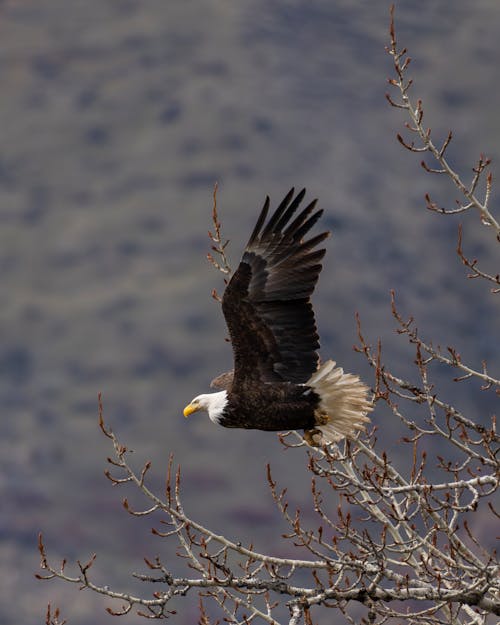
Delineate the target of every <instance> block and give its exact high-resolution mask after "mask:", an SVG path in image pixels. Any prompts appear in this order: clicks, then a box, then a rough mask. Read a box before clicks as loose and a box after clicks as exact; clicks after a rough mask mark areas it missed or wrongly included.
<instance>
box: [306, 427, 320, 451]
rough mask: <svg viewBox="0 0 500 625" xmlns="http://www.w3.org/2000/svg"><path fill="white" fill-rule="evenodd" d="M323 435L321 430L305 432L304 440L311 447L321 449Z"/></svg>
mask: <svg viewBox="0 0 500 625" xmlns="http://www.w3.org/2000/svg"><path fill="white" fill-rule="evenodd" d="M321 438H322V434H321V432H320V431H319V430H316V429H313V430H304V440H305V441H306V443H307V444H308V445H310V446H311V447H319V445H320V444H321Z"/></svg>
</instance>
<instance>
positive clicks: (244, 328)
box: [184, 189, 372, 445]
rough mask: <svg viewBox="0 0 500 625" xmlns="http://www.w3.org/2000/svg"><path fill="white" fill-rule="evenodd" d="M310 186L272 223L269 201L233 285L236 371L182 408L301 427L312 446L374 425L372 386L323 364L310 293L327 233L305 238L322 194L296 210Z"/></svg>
mask: <svg viewBox="0 0 500 625" xmlns="http://www.w3.org/2000/svg"><path fill="white" fill-rule="evenodd" d="M304 195H305V190H304V189H303V190H302V191H300V192H299V193H298V194H297V195H296V196H295V197H294V189H291V190H290V191H289V193H288V194H287V195H286V197H285V198H284V200H283V201H282V202H281V204H280V205H279V206H278V208H277V209H276V210H275V212H274V213H273V214H272V215H271V216H270V217H269V219H268V212H269V198H268V197H267V198H266V201H265V203H264V206H263V208H262V211H261V213H260V216H259V218H258V220H257V224H256V226H255V228H254V231H253V232H252V235H251V237H250V239H249V241H248V243H247V245H246V248H245V251H244V253H243V256H242V259H241V262H240V264H239V266H238V268H237V270H236V272H235V273H234V275H233V276H232V278H231V280H230V281H229V284H228V285H227V287H226V289H225V291H224V295H223V298H222V311H223V313H224V317H225V319H226V323H227V326H228V329H229V335H230V339H231V344H232V348H233V356H234V372H229V373H227V374H222V375H221V376H219V377H218V378H217V379H216V380H214V381H213V383H212V386H215V387H219V388H220V387H222V388H223V389H224V390H222V391H219V392H216V393H210V394H204V395H199V396H198V397H195V398H194V399H193V401H192V402H191V403H190V404H189V405H188V406H186V408H185V409H184V415H185V416H188V415H190V414H191V413H193V412H196V411H198V410H207V411H208V414H209V417H210V419H211V420H212V421H214V422H216V423H218V424H220V425H223V426H225V427H229V428H246V429H259V430H274V431H278V430H291V429H293V430H295V429H303V430H304V431H305V438H306V440H307V442H309V443H310V444H313V445H317V444H326V443H330V442H334V441H338V440H340V439H342V438H344V437H346V436H354V435H355V434H356V432H357V431H358V430H360V429H363V427H364V423H366V422H367V421H369V419H368V417H367V416H366V415H367V413H368V412H370V410H371V409H372V404H371V402H370V401H368V399H367V391H368V389H367V387H366V386H365V385H364V384H363V383H362V382H361V381H360V380H359V378H358V377H357V376H354V375H351V374H345V373H344V372H343V370H342V369H341V368H340V367H336V366H335V362H333V361H331V360H329V361H327V362H325V363H323V364H322V365H321V366H320V364H319V356H318V348H319V337H318V332H317V329H316V322H315V319H314V311H313V308H312V304H311V295H312V293H313V291H314V287H315V286H316V283H317V281H318V277H319V274H320V271H321V268H322V265H321V261H322V259H323V256H324V255H325V249H324V248H320V247H319V246H320V244H321V243H322V242H323V241H324V240H325V239H326V238H327V237H328V236H329V232H322V233H320V234H317V235H315V236H312V237H310V238H308V239H307V238H306V237H307V235H308V233H309V231H310V230H311V228H312V227H313V226H314V225H315V224H316V222H317V221H318V219H319V218H320V217H321V215H322V213H323V211H322V210H316V200H314V201H313V202H311V203H309V204H308V205H307V206H305V208H303V209H301V210H299V206H300V204H301V203H302V200H303V199H304Z"/></svg>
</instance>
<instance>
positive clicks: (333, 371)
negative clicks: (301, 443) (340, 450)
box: [306, 360, 373, 445]
mask: <svg viewBox="0 0 500 625" xmlns="http://www.w3.org/2000/svg"><path fill="white" fill-rule="evenodd" d="M335 365H336V363H335V362H334V361H333V360H327V361H326V362H325V363H323V364H322V365H321V367H320V368H319V369H318V370H317V371H316V373H314V374H313V375H312V376H311V378H310V380H309V381H308V382H307V386H310V387H312V388H313V389H314V391H315V392H316V393H317V394H318V395H319V397H320V404H319V406H318V408H317V410H316V415H315V416H316V426H315V429H314V430H308V431H307V432H306V440H307V441H308V442H309V443H311V444H313V445H327V444H329V443H334V442H337V441H340V440H342V439H343V438H353V437H354V436H356V434H357V433H358V431H359V430H364V429H365V424H366V423H369V421H370V419H369V418H368V417H367V414H368V413H369V412H371V411H372V410H373V404H372V402H371V401H370V400H369V399H368V391H369V389H368V387H367V386H365V384H363V382H361V380H360V379H359V377H358V376H357V375H353V374H352V373H344V370H343V369H342V368H341V367H335Z"/></svg>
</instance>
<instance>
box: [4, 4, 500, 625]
mask: <svg viewBox="0 0 500 625" xmlns="http://www.w3.org/2000/svg"><path fill="white" fill-rule="evenodd" d="M397 4H398V6H397V11H396V20H397V30H398V35H399V40H400V41H401V42H402V43H403V44H404V45H405V46H407V47H408V48H409V51H410V56H412V57H413V58H414V61H413V63H412V69H411V73H412V76H413V78H414V79H415V85H416V86H415V95H418V96H419V97H422V98H423V99H424V108H425V113H426V121H427V124H429V125H430V126H431V127H432V129H433V134H434V136H435V137H439V136H443V137H444V136H445V135H446V133H447V131H448V129H450V128H451V129H453V130H454V131H455V140H454V142H453V143H452V145H451V147H450V151H449V154H450V157H451V158H452V162H453V163H454V165H455V166H456V167H457V168H459V169H460V170H461V171H462V172H464V173H465V178H466V179H467V178H468V176H469V172H470V171H471V167H472V165H473V163H474V161H475V159H476V158H477V156H478V155H479V153H480V152H485V153H487V154H488V155H489V156H491V157H492V158H493V159H494V164H493V173H494V175H496V178H498V177H499V176H498V165H497V163H498V162H500V159H499V158H498V157H499V156H500V141H499V138H500V116H499V115H498V111H499V109H500V82H499V81H498V80H497V77H498V61H499V58H500V39H499V38H498V24H499V23H500V4H499V3H497V2H490V1H487V0H474V1H472V0H455V2H453V3H450V2H449V1H448V0H420V1H418V2H410V1H408V2H399V3H397ZM388 12H389V2H385V1H380V0H379V1H378V2H362V1H361V0H357V1H352V0H337V1H335V2H332V1H330V0H309V1H307V2H306V1H299V0H293V1H292V0H282V1H277V0H273V1H265V0H247V1H245V2H234V1H230V0H219V1H217V2H213V1H211V2H210V1H208V0H148V2H143V1H141V0H72V1H71V2H69V1H68V0H3V1H2V2H1V3H0V85H1V98H0V128H1V142H0V267H1V275H2V279H1V285H0V289H1V302H2V304H1V309H0V315H1V323H0V333H1V340H0V402H1V405H2V412H3V417H2V434H1V437H0V464H1V473H0V497H1V501H2V505H1V512H0V576H1V580H2V583H1V584H0V622H1V623H2V624H3V625H19V624H20V623H22V624H23V625H35V624H40V623H42V622H43V619H44V613H45V608H46V605H47V603H48V602H49V601H50V602H52V603H53V604H54V605H59V606H60V607H61V609H62V611H63V615H64V616H65V617H66V618H67V619H68V622H69V623H70V624H71V625H91V624H95V623H97V622H99V623H110V622H116V620H115V621H113V619H112V617H110V616H108V615H107V614H106V613H105V612H104V606H105V605H108V604H107V603H106V602H104V601H102V600H100V599H98V598H96V597H93V596H91V595H90V594H88V593H84V592H79V591H78V589H77V588H76V587H69V586H65V585H63V584H61V583H58V582H52V583H42V582H37V581H36V580H35V579H34V577H33V574H34V572H36V571H37V570H38V562H39V558H38V553H37V549H36V540H37V532H38V531H40V530H41V531H43V533H44V537H45V542H46V545H47V549H48V552H49V554H50V555H51V558H52V559H54V560H55V559H57V558H63V557H66V558H68V560H69V561H70V562H72V561H74V560H75V559H76V558H80V559H82V560H86V559H87V558H88V557H89V556H90V555H91V554H92V553H94V552H97V553H98V558H97V562H96V564H95V565H94V568H93V572H94V575H95V579H96V581H97V582H101V583H108V584H113V585H114V586H115V587H117V588H122V589H127V588H128V589H135V590H140V586H139V585H138V582H134V581H133V580H130V579H129V576H128V572H129V571H132V570H134V571H142V570H144V565H143V563H142V558H143V556H147V557H149V558H153V557H154V556H155V554H157V553H161V554H162V555H163V556H165V554H166V553H170V552H171V554H172V560H171V564H172V569H173V571H174V572H175V570H176V566H178V565H177V564H176V561H175V557H174V555H173V554H174V551H175V550H174V549H173V548H172V547H167V546H166V545H164V544H163V543H162V541H161V540H160V539H158V538H155V537H153V536H151V534H150V532H149V528H150V526H151V520H142V521H141V520H138V519H133V518H131V517H129V516H128V515H127V514H126V513H125V512H123V510H122V508H121V498H122V497H123V496H124V495H125V494H126V493H125V491H123V492H122V491H119V490H116V489H113V488H112V487H111V485H110V483H109V482H108V481H107V480H106V479H105V477H104V475H103V470H104V469H105V468H106V457H107V456H108V455H110V454H111V449H110V448H109V445H108V441H107V440H105V439H104V437H103V436H102V435H101V433H100V432H99V429H98V425H97V394H98V392H99V391H102V393H103V398H104V408H105V417H106V420H107V422H108V424H109V425H110V426H111V427H112V428H113V429H114V430H115V432H116V433H117V434H118V435H119V437H120V438H121V440H122V442H124V443H125V444H127V446H129V447H131V448H132V449H134V451H135V457H136V461H137V466H139V465H140V464H142V463H143V462H144V461H145V460H148V459H149V460H151V461H152V462H153V468H152V470H151V475H152V478H153V483H154V485H156V487H157V488H158V489H159V490H160V491H161V488H162V485H163V480H164V476H165V472H166V467H167V460H168V456H169V454H170V453H171V452H173V453H174V454H175V459H176V461H177V462H179V463H180V464H181V465H182V468H183V476H184V479H183V485H184V503H185V508H186V511H188V512H189V513H190V514H191V515H193V516H194V517H196V518H197V519H198V520H199V521H201V522H202V523H205V524H207V525H208V526H209V527H211V528H217V529H218V531H219V532H226V533H227V534H228V535H229V536H230V537H232V538H235V539H239V540H241V541H242V542H252V543H253V544H254V545H255V546H256V547H258V548H259V549H260V550H265V549H268V550H271V551H273V550H274V551H276V552H279V553H285V551H284V550H285V549H286V546H281V545H279V544H278V543H277V542H276V540H277V537H279V535H280V533H281V532H282V531H284V530H285V528H284V526H283V524H282V522H281V521H280V517H279V514H278V513H277V512H276V511H275V509H274V506H273V503H272V500H271V496H270V494H269V491H268V488H267V486H266V483H265V465H266V463H267V462H270V463H271V465H272V467H273V469H274V475H275V478H276V479H277V480H278V481H279V482H280V483H282V484H283V485H287V486H288V488H289V494H290V499H291V501H292V503H294V504H298V505H301V506H303V507H304V506H306V505H307V501H308V490H309V483H308V477H307V475H306V471H305V470H304V465H305V459H304V456H305V454H304V453H303V451H302V450H294V451H292V450H289V451H286V452H285V451H283V449H282V447H281V445H280V444H279V442H278V440H277V437H276V435H275V434H272V433H271V434H270V433H262V432H250V431H249V432H246V431H232V430H225V429H222V428H217V427H215V426H214V425H213V424H211V423H210V422H209V420H208V419H207V418H206V416H205V415H194V416H193V417H191V419H189V420H185V419H184V418H183V417H182V408H183V406H184V405H185V404H186V403H187V402H188V401H189V400H190V399H191V398H192V397H193V396H194V395H197V394H198V393H200V392H204V391H205V390H207V389H208V384H209V381H210V379H211V378H212V377H214V375H215V374H216V373H219V372H220V371H223V370H226V369H228V368H229V367H230V366H231V353H230V348H229V345H228V344H227V343H225V342H224V336H225V335H226V330H225V326H224V322H223V318H222V314H221V311H220V310H219V307H218V305H217V304H216V303H215V302H214V301H213V300H212V299H211V297H210V292H211V290H212V288H217V289H218V290H219V291H221V290H222V288H223V284H222V276H221V275H220V274H218V273H217V272H216V271H214V270H213V268H211V267H210V266H209V265H208V263H207V262H206V260H205V256H206V253H207V251H208V249H209V241H208V238H207V235H206V232H207V230H208V229H209V228H211V221H210V217H211V208H212V189H213V185H214V183H215V181H218V183H219V192H218V207H219V213H220V217H221V219H222V222H223V231H224V234H225V235H226V236H227V237H228V238H229V239H230V240H231V244H230V247H229V255H230V258H231V260H232V264H233V266H236V264H237V262H238V260H239V255H240V252H241V250H242V246H243V244H244V243H245V241H246V239H247V237H248V235H249V231H250V229H251V227H252V226H253V224H254V221H255V219H256V217H257V214H258V211H259V209H260V207H261V205H262V202H263V200H264V197H265V195H266V194H269V195H270V196H271V198H272V201H273V204H276V203H278V202H279V201H280V200H281V198H282V196H283V195H284V194H285V193H286V191H288V189H289V188H290V187H291V186H296V187H297V188H301V187H302V186H305V187H307V189H308V196H309V197H311V198H312V197H318V198H319V199H320V205H321V206H322V207H323V208H324V209H325V217H324V220H323V225H324V226H327V227H329V228H331V229H332V230H333V237H332V238H331V239H330V240H329V242H328V255H327V258H326V262H325V265H324V271H323V274H322V276H321V280H320V284H319V290H318V292H317V295H316V296H315V307H316V311H317V320H318V324H319V330H320V334H321V338H322V355H323V356H324V357H333V358H335V359H337V360H338V361H339V362H340V363H341V364H342V365H343V366H344V367H345V368H346V369H347V370H352V371H356V372H359V373H361V374H362V376H363V377H364V378H365V379H366V380H367V381H368V382H369V383H372V382H373V378H372V373H371V371H370V370H369V368H368V366H367V364H366V362H365V361H364V359H363V357H362V356H360V355H359V354H356V353H355V352H354V351H353V350H352V345H353V344H354V343H355V342H356V332H355V321H354V314H355V311H358V312H359V313H360V316H361V319H362V322H363V327H364V332H365V335H366V336H367V337H368V338H369V340H370V341H371V342H373V343H375V342H376V340H377V339H378V337H381V338H382V340H383V343H384V347H385V358H386V361H387V362H388V363H389V364H390V365H391V366H392V367H393V368H394V369H395V370H396V371H397V372H399V373H400V374H401V375H408V376H411V375H414V374H413V373H412V370H411V361H412V356H411V354H412V352H411V349H409V348H408V347H407V345H406V343H405V341H404V339H402V338H399V337H398V336H397V335H396V334H395V333H394V323H393V319H392V318H391V315H390V298H389V291H390V289H391V288H394V289H396V293H397V299H398V302H399V304H400V307H401V311H402V312H403V313H404V314H405V315H410V314H413V315H414V316H415V318H416V320H417V325H418V327H419V329H420V330H421V333H422V335H423V336H425V337H426V339H428V340H432V341H434V342H435V343H440V344H441V345H443V346H446V345H454V346H455V347H456V348H457V350H458V351H459V352H460V353H461V354H462V356H463V358H464V359H468V360H469V362H470V363H471V364H472V365H475V366H476V367H479V366H480V362H481V360H482V359H486V360H487V361H488V362H489V365H490V369H491V372H492V373H493V374H496V376H497V377H498V375H499V373H500V371H499V367H500V364H499V359H498V351H499V350H498V346H499V303H498V302H499V300H498V297H497V298H496V301H495V299H494V297H493V296H491V295H489V294H488V293H487V286H486V285H483V284H480V283H479V282H478V281H471V280H469V281H468V280H466V279H465V278H464V274H465V271H464V268H463V267H462V266H461V264H460V262H459V260H458V259H457V257H456V255H455V246H456V236H457V225H458V220H457V219H452V218H442V217H440V216H438V215H436V214H433V213H430V212H428V211H426V210H425V207H424V206H425V203H424V200H423V198H424V194H425V192H427V191H429V192H430V193H431V194H432V195H433V196H434V198H435V199H436V200H437V201H439V202H440V203H442V204H446V205H447V206H450V207H453V204H454V199H455V197H457V194H456V193H455V192H454V190H453V189H452V188H451V184H450V183H449V181H447V180H445V179H440V178H438V177H432V176H429V175H426V174H425V173H424V172H423V171H422V170H421V169H420V167H419V165H418V161H419V159H418V157H415V156H414V155H411V154H409V153H408V152H406V151H404V150H403V149H402V148H401V147H400V146H399V144H398V143H397V141H396V138H395V133H396V132H397V131H401V124H402V121H403V117H402V114H400V113H399V112H398V111H396V110H394V109H391V108H390V107H389V106H388V104H387V102H386V101H385V98H384V94H385V92H386V91H387V90H388V86H387V84H386V78H387V77H388V76H389V75H391V71H392V68H391V61H390V58H389V57H388V55H387V54H386V53H385V51H384V46H385V45H386V44H387V42H388V32H387V31H388V19H389V17H388ZM499 192H500V188H499V187H498V185H497V187H496V188H495V189H494V194H495V195H494V198H493V201H492V206H495V205H496V204H497V203H498V202H497V201H498V197H499ZM493 210H495V209H493ZM495 213H496V215H497V218H498V210H496V211H495ZM462 221H463V222H464V226H465V237H464V248H465V250H466V251H467V252H468V253H469V255H470V256H477V257H479V258H481V259H482V262H483V266H484V268H485V269H487V270H490V272H493V273H494V272H496V271H498V255H497V256H496V258H495V256H494V253H496V250H495V249H494V248H495V244H494V241H492V239H493V234H492V233H491V232H489V231H488V230H487V229H486V228H484V227H481V226H480V225H479V224H478V223H477V221H478V219H477V216H476V215H472V214H471V215H467V216H466V217H465V218H463V219H462ZM446 373H447V377H446V378H443V379H442V380H440V379H439V378H437V379H436V382H437V384H438V387H439V389H440V390H441V391H442V392H443V394H444V396H445V397H449V398H450V400H452V401H455V402H456V405H457V406H458V407H460V408H461V409H462V410H463V411H464V412H465V413H466V414H467V415H468V416H469V417H470V418H472V419H477V420H480V419H487V418H488V416H489V415H490V414H491V413H492V412H494V410H495V409H496V408H495V406H494V405H493V404H492V396H491V395H487V394H482V395H479V397H478V396H477V394H476V395H475V396H473V395H472V394H471V393H470V389H469V387H466V386H462V385H459V384H453V383H452V382H450V381H449V376H448V372H446ZM374 422H375V423H377V424H378V425H379V427H380V428H381V430H382V432H383V437H384V440H385V441H386V445H387V451H388V452H389V454H393V457H394V458H395V459H396V458H397V453H398V431H397V427H396V426H395V424H393V423H392V417H391V415H390V414H388V413H387V412H384V411H383V410H381V409H380V408H379V410H378V411H376V412H375V413H374ZM393 426H394V427H393ZM127 494H129V496H130V495H131V493H127ZM135 503H137V504H139V503H140V501H139V500H137V501H136V502H135ZM169 550H170V551H169ZM70 570H71V569H70ZM188 603H189V605H190V606H191V607H190V608H189V609H187V605H188ZM115 607H117V606H115ZM178 607H179V609H181V610H182V612H181V613H180V614H179V615H178V616H177V617H176V618H175V622H176V623H178V624H180V625H191V624H192V623H194V622H197V614H198V610H197V605H196V601H195V600H194V597H193V599H192V601H190V602H189V601H188V602H184V603H183V604H182V605H179V606H178ZM127 622H141V620H140V619H138V617H131V618H130V619H128V620H127Z"/></svg>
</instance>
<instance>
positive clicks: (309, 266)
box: [222, 189, 329, 386]
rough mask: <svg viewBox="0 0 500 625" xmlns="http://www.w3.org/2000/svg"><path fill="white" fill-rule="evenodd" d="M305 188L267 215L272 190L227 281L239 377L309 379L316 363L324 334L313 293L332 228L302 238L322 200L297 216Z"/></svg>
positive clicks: (236, 381)
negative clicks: (324, 244)
mask: <svg viewBox="0 0 500 625" xmlns="http://www.w3.org/2000/svg"><path fill="white" fill-rule="evenodd" d="M304 195H305V189H303V190H302V191H300V193H298V194H297V195H296V196H295V198H294V197H293V196H294V189H291V191H290V192H289V193H288V194H287V196H286V197H285V199H284V200H283V201H282V202H281V204H280V205H279V206H278V208H277V209H276V211H275V212H274V214H273V215H272V216H271V217H270V218H269V220H268V221H267V223H266V218H267V214H268V211H269V198H266V201H265V204H264V207H263V209H262V212H261V214H260V216H259V219H258V221H257V224H256V226H255V229H254V231H253V233H252V236H251V237H250V240H249V241H248V244H247V246H246V248H245V252H244V254H243V258H242V259H241V262H240V264H239V266H238V269H237V270H236V272H235V274H234V275H233V277H232V278H231V280H230V282H229V284H228V285H227V287H226V290H225V292H224V296H223V299H222V310H223V312H224V316H225V318H226V323H227V325H228V328H229V334H230V337H231V343H232V346H233V352H234V360H235V378H234V384H235V385H236V386H237V385H238V384H240V383H242V382H244V381H249V380H260V381H264V382H278V381H290V382H295V383H303V382H306V381H307V380H308V379H309V377H310V376H311V374H312V373H313V372H314V371H316V369H317V366H318V353H317V349H318V347H319V337H318V333H317V330H316V323H315V320H314V312H313V309H312V305H311V301H310V297H311V294H312V292H313V291H314V287H315V285H316V282H317V280H318V276H319V273H320V271H321V259H322V258H323V256H324V254H325V250H324V249H317V246H318V245H319V244H320V243H321V242H322V241H324V239H326V237H327V236H328V235H329V233H328V232H323V233H321V234H318V235H316V236H314V237H312V238H310V239H308V240H304V237H305V236H306V235H307V233H308V232H309V230H310V229H311V228H312V227H313V225H314V224H315V223H316V222H317V221H318V219H319V218H320V216H321V214H322V212H323V211H322V210H317V211H315V206H316V200H314V201H313V202H311V203H310V204H308V205H307V206H306V207H305V208H304V209H303V210H302V211H301V212H299V214H298V215H297V216H295V213H296V212H297V210H298V208H299V205H300V203H301V202H302V200H303V199H304Z"/></svg>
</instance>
